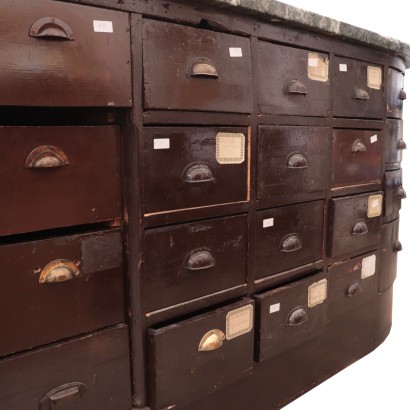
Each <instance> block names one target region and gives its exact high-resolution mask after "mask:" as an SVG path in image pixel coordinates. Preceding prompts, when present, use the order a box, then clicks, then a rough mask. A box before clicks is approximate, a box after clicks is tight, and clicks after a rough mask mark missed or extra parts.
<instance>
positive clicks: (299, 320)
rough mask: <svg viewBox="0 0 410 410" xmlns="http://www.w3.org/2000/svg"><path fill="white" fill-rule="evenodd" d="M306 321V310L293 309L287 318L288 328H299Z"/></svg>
mask: <svg viewBox="0 0 410 410" xmlns="http://www.w3.org/2000/svg"><path fill="white" fill-rule="evenodd" d="M307 321H308V315H307V313H306V310H305V309H303V308H296V309H294V310H293V311H292V312H291V314H290V315H289V318H288V325H289V326H300V325H303V323H306V322H307Z"/></svg>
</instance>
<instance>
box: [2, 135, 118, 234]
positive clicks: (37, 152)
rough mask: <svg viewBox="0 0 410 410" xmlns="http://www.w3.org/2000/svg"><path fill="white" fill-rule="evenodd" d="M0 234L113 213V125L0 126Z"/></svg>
mask: <svg viewBox="0 0 410 410" xmlns="http://www.w3.org/2000/svg"><path fill="white" fill-rule="evenodd" d="M0 151H1V152H4V153H5V155H6V156H7V161H2V162H1V163H0V174H1V175H2V176H3V186H2V190H3V193H5V194H3V195H1V196H0V210H1V215H2V216H1V217H0V235H9V234H16V233H23V232H30V231H37V230H44V229H51V228H58V227H65V226H73V225H80V224H86V223H94V222H101V221H106V220H111V219H115V218H119V217H121V215H122V206H121V175H120V172H121V164H120V130H119V128H117V127H0Z"/></svg>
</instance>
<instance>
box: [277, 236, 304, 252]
mask: <svg viewBox="0 0 410 410" xmlns="http://www.w3.org/2000/svg"><path fill="white" fill-rule="evenodd" d="M300 249H302V241H301V239H300V237H299V235H297V234H291V235H288V236H286V237H285V238H283V240H282V243H281V245H280V251H281V252H285V253H290V252H297V251H298V250H300Z"/></svg>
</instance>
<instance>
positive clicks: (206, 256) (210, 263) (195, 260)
mask: <svg viewBox="0 0 410 410" xmlns="http://www.w3.org/2000/svg"><path fill="white" fill-rule="evenodd" d="M214 266H215V258H214V257H213V256H212V254H211V252H209V251H201V250H199V251H193V252H192V253H191V255H190V256H189V259H188V262H187V264H186V268H187V269H188V270H190V271H198V270H205V269H210V268H213V267H214Z"/></svg>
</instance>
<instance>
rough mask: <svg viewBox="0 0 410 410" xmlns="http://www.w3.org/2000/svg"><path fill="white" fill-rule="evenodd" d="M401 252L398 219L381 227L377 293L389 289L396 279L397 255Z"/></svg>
mask: <svg viewBox="0 0 410 410" xmlns="http://www.w3.org/2000/svg"><path fill="white" fill-rule="evenodd" d="M401 250H402V245H401V243H400V241H399V219H397V220H395V221H393V222H390V223H387V224H385V225H383V229H382V251H381V263H380V280H379V292H380V293H382V292H385V291H386V290H387V289H389V288H391V287H392V286H393V284H394V281H395V280H396V277H397V254H398V253H399V252H400V251H401Z"/></svg>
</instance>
